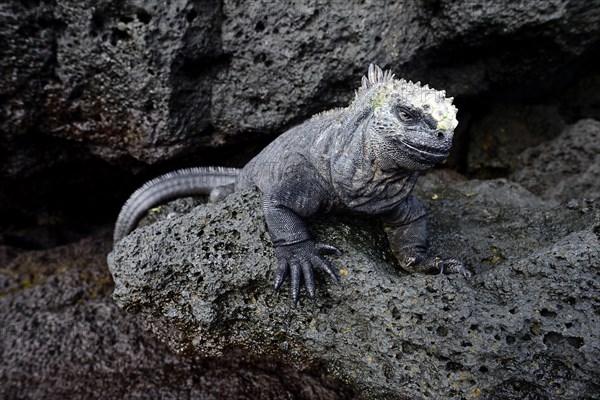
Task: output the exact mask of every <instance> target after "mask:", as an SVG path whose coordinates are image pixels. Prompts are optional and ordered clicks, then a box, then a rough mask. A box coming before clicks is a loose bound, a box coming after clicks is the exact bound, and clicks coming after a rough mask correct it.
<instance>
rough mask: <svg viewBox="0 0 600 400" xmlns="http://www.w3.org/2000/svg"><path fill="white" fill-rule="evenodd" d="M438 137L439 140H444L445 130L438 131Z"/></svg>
mask: <svg viewBox="0 0 600 400" xmlns="http://www.w3.org/2000/svg"><path fill="white" fill-rule="evenodd" d="M437 138H438V139H439V140H442V139H443V138H444V133H443V132H440V131H438V133H437Z"/></svg>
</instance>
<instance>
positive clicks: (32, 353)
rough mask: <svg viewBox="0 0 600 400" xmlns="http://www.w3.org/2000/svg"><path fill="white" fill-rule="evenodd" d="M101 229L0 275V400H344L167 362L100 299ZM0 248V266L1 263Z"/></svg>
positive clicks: (131, 322) (203, 362)
mask: <svg viewBox="0 0 600 400" xmlns="http://www.w3.org/2000/svg"><path fill="white" fill-rule="evenodd" d="M111 238H112V235H111V233H110V231H109V230H108V229H104V230H102V231H100V232H96V233H95V234H94V235H92V236H91V237H90V238H88V239H85V240H82V241H79V242H77V243H73V244H71V245H67V246H59V247H56V248H54V249H52V250H42V251H36V252H28V253H25V254H21V255H18V256H17V257H15V258H14V259H13V260H12V261H11V262H9V263H7V264H5V265H2V266H0V398H2V399H42V398H43V399H65V398H69V399H91V398H94V399H96V398H103V399H130V398H135V399H157V398H161V399H184V398H194V399H273V400H275V399H282V398H288V399H342V398H344V399H347V398H352V397H353V391H352V390H351V389H350V388H348V387H346V386H344V385H341V384H339V383H337V382H335V381H327V380H323V379H322V378H321V377H320V375H319V371H318V370H313V371H307V372H296V371H294V370H293V369H291V368H289V367H284V366H281V365H279V364H277V363H274V362H273V361H268V360H264V361H261V360H257V359H249V358H248V357H247V356H246V355H245V354H243V353H241V352H228V353H227V354H225V355H224V356H223V357H221V358H219V359H201V358H199V357H193V356H189V357H181V356H176V355H174V354H173V353H171V352H170V351H169V350H168V349H167V348H166V346H165V345H163V344H161V343H159V342H158V341H157V340H156V339H155V338H154V337H153V336H152V335H151V334H149V333H148V332H147V330H146V329H144V324H143V322H142V321H141V319H140V318H138V317H134V316H132V315H131V314H128V313H126V312H124V311H122V310H120V309H119V308H118V307H117V305H116V304H115V302H114V301H113V300H112V299H111V298H110V294H111V293H112V290H113V284H112V279H111V277H110V274H109V272H108V269H107V268H106V262H105V255H106V252H107V251H108V250H109V249H110V247H111V245H112V244H111ZM2 250H3V249H0V261H4V260H3V257H2V255H3V253H2V252H1V251H2Z"/></svg>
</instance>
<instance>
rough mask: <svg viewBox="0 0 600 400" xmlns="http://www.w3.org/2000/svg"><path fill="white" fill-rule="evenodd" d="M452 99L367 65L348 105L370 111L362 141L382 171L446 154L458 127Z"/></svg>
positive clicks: (424, 164)
mask: <svg viewBox="0 0 600 400" xmlns="http://www.w3.org/2000/svg"><path fill="white" fill-rule="evenodd" d="M452 100H453V99H452V98H446V92H444V91H437V90H435V89H431V88H429V87H428V86H427V85H425V86H421V84H420V83H419V82H417V83H413V82H410V81H409V82H407V81H405V80H404V79H401V80H397V79H394V75H393V74H392V73H391V71H386V72H383V71H382V70H381V68H379V67H377V66H375V65H373V64H371V65H370V66H369V71H368V75H367V76H366V77H363V78H362V86H361V87H360V89H359V90H358V91H357V94H356V99H355V100H354V103H353V104H354V105H358V106H359V107H361V108H362V107H366V108H368V109H372V110H373V111H372V118H370V119H369V122H368V127H367V135H366V143H365V145H366V146H367V147H368V148H369V150H370V151H371V152H372V153H373V154H374V155H375V157H376V158H377V159H378V162H379V164H380V165H381V167H382V168H383V169H386V170H388V169H397V168H404V169H409V170H424V169H428V168H431V167H433V166H434V165H436V164H438V163H440V162H442V161H443V160H444V159H446V157H448V154H449V152H450V148H451V146H452V136H453V133H454V128H456V126H457V125H458V121H457V120H456V112H457V109H456V107H455V106H453V105H452Z"/></svg>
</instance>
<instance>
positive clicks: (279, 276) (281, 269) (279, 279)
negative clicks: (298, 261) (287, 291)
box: [274, 261, 288, 292]
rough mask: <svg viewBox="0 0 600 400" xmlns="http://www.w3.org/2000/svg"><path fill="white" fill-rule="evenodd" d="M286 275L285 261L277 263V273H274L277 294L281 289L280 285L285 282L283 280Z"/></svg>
mask: <svg viewBox="0 0 600 400" xmlns="http://www.w3.org/2000/svg"><path fill="white" fill-rule="evenodd" d="M287 275H288V265H287V263H286V262H285V261H280V262H279V266H278V267H277V272H276V273H275V285H274V288H275V291H276V292H278V291H279V289H280V288H281V285H283V282H285V278H287Z"/></svg>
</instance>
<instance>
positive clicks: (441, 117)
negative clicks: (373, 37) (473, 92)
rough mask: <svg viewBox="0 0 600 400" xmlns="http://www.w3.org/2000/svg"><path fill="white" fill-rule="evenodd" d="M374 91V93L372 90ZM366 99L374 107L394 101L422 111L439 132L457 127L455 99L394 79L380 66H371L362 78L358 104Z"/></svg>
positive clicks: (417, 84)
mask: <svg viewBox="0 0 600 400" xmlns="http://www.w3.org/2000/svg"><path fill="white" fill-rule="evenodd" d="M371 88H374V89H373V90H370V89H371ZM364 96H369V97H370V99H368V101H369V103H370V104H371V105H374V106H375V108H379V107H381V106H383V105H384V104H387V102H389V101H392V100H400V102H402V103H404V104H406V105H410V106H412V107H414V108H418V109H420V110H421V111H422V112H424V113H426V114H430V115H431V116H432V117H433V118H434V119H435V120H436V121H437V123H438V129H444V130H448V129H450V130H451V129H454V128H455V127H456V125H458V121H457V120H456V112H457V111H458V110H457V109H456V107H455V106H454V105H452V101H453V100H454V98H452V97H449V98H447V97H446V91H444V90H440V91H438V90H435V89H433V88H430V87H429V85H425V86H421V82H416V83H413V82H412V81H408V82H407V81H406V80H404V79H400V80H398V79H394V74H392V71H389V70H388V71H385V72H384V71H383V70H382V69H381V68H379V67H378V66H376V65H374V64H371V65H369V70H368V72H367V76H363V77H362V84H361V86H360V88H359V89H358V90H357V91H356V98H355V100H354V101H355V102H362V101H361V100H366V99H361V98H362V97H364Z"/></svg>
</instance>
